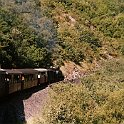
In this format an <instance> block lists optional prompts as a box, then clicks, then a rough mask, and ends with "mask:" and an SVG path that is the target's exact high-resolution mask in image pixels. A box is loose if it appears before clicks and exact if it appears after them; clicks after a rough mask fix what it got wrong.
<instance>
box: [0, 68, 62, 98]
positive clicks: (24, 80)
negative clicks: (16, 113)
mask: <svg viewBox="0 0 124 124" xmlns="http://www.w3.org/2000/svg"><path fill="white" fill-rule="evenodd" d="M63 79H64V76H63V75H62V72H61V71H60V70H58V69H55V68H50V69H44V68H36V69H0V97H2V96H5V95H8V94H11V93H14V92H17V91H21V90H25V89H28V88H31V87H35V86H38V85H42V84H44V83H48V84H49V83H53V82H58V81H61V80H63Z"/></svg>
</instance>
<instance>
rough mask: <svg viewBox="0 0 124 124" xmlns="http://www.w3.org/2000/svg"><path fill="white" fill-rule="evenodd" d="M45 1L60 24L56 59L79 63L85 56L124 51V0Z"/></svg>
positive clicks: (90, 56) (97, 56)
mask: <svg viewBox="0 0 124 124" xmlns="http://www.w3.org/2000/svg"><path fill="white" fill-rule="evenodd" d="M41 3H42V5H43V7H44V11H45V12H46V14H47V15H48V16H49V17H50V18H51V17H52V19H53V20H54V23H56V25H57V27H56V28H57V37H58V44H57V45H58V49H57V48H56V51H57V53H58V55H56V56H57V57H56V58H57V61H56V62H58V63H59V62H62V61H63V60H71V61H74V62H75V63H78V64H79V63H80V62H81V61H82V60H86V61H87V62H92V61H93V60H94V59H96V60H99V59H100V58H101V57H102V58H106V57H107V55H112V56H116V55H118V52H120V51H121V52H123V49H124V48H123V45H122V44H123V40H124V1H123V0H111V1H109V0H68V1H67V0H41ZM46 5H47V7H46ZM121 45H122V46H121Z"/></svg>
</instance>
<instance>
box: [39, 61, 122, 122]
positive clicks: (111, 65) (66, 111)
mask: <svg viewBox="0 0 124 124" xmlns="http://www.w3.org/2000/svg"><path fill="white" fill-rule="evenodd" d="M123 65H124V59H118V60H110V61H107V62H104V63H101V68H100V69H99V70H97V71H96V72H94V73H92V74H91V75H87V76H85V77H83V78H82V83H77V84H72V83H71V82H70V83H69V82H67V83H58V84H54V85H52V87H51V90H50V100H49V101H48V103H47V105H46V106H45V109H44V111H43V113H42V118H43V119H44V121H40V120H39V122H37V123H38V124H39V123H45V124H47V123H48V124H121V123H123V122H124V66H123Z"/></svg>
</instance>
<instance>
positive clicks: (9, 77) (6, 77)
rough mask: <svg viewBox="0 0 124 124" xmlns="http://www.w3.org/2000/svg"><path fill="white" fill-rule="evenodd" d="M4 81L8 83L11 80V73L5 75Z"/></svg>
mask: <svg viewBox="0 0 124 124" xmlns="http://www.w3.org/2000/svg"><path fill="white" fill-rule="evenodd" d="M5 81H6V82H8V83H11V82H12V75H9V74H7V75H5Z"/></svg>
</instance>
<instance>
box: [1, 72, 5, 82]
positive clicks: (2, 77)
mask: <svg viewBox="0 0 124 124" xmlns="http://www.w3.org/2000/svg"><path fill="white" fill-rule="evenodd" d="M4 81H5V75H3V74H1V75H0V83H2V82H4Z"/></svg>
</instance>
